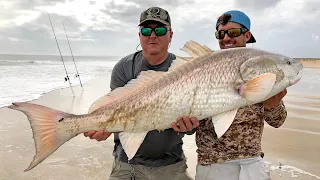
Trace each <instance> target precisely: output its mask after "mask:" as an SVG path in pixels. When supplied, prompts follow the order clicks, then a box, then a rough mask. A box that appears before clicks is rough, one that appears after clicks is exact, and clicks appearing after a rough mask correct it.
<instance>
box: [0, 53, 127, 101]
mask: <svg viewBox="0 0 320 180" xmlns="http://www.w3.org/2000/svg"><path fill="white" fill-rule="evenodd" d="M120 58H121V57H88V56H87V57H86V56H82V57H75V64H76V67H75V64H74V62H73V60H72V57H63V59H64V62H65V67H64V65H63V61H62V60H61V57H60V56H45V55H39V56H34V55H0V107H4V106H7V105H10V104H11V103H12V102H20V101H29V100H33V99H37V98H39V97H40V96H41V95H42V94H44V93H46V92H49V91H52V90H54V89H60V88H65V87H70V84H69V81H65V78H66V77H67V74H66V71H67V73H68V77H69V79H70V82H71V85H72V86H76V85H80V80H81V83H82V84H83V83H85V82H87V81H88V80H91V79H93V78H95V77H98V76H104V75H107V76H108V75H110V73H111V71H112V68H113V66H114V65H115V63H116V62H117V61H118V60H120ZM65 68H66V70H65ZM77 70H78V73H79V77H80V80H79V78H78V77H76V75H77Z"/></svg>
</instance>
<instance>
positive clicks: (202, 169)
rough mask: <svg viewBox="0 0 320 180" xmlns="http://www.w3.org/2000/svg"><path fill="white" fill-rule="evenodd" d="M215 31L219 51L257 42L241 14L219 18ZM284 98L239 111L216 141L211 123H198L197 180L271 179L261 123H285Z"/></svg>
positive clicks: (245, 17) (235, 12) (245, 16)
mask: <svg viewBox="0 0 320 180" xmlns="http://www.w3.org/2000/svg"><path fill="white" fill-rule="evenodd" d="M216 30H217V31H216V32H215V36H216V38H217V39H218V42H219V46H220V49H222V50H223V49H228V48H236V47H246V44H248V43H255V42H256V39H255V38H254V36H253V35H252V34H251V32H250V18H249V17H248V16H247V15H246V14H245V13H243V12H242V11H238V10H232V11H227V12H225V13H224V14H222V15H221V16H220V17H219V18H218V20H217V22H216ZM285 95H286V90H284V91H283V92H280V93H279V94H277V95H275V96H274V97H271V98H270V99H268V100H266V101H265V102H262V103H258V104H254V105H251V106H247V107H244V108H241V109H239V110H238V112H237V115H236V117H235V119H234V122H233V123H232V124H231V126H230V128H229V129H228V131H227V132H226V133H225V134H224V135H223V136H221V137H220V138H219V139H218V138H217V135H216V133H215V131H214V126H213V124H212V121H211V119H208V120H204V121H200V125H199V126H198V129H197V132H196V143H197V146H198V149H197V153H198V165H197V172H196V180H209V179H210V180H218V179H219V180H267V179H270V174H269V169H268V166H267V165H266V164H265V163H264V161H263V159H262V157H263V156H262V154H263V153H262V150H261V137H262V132H263V127H264V121H266V122H267V123H268V124H269V125H271V126H272V127H275V128H278V127H280V126H281V125H282V124H283V123H284V121H285V119H286V117H287V111H286V109H285V106H284V104H283V101H282V98H283V97H284V96H285Z"/></svg>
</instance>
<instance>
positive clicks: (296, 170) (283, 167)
mask: <svg viewBox="0 0 320 180" xmlns="http://www.w3.org/2000/svg"><path fill="white" fill-rule="evenodd" d="M270 170H271V171H274V172H277V174H279V175H281V172H288V173H290V174H291V177H292V178H298V177H300V176H302V175H307V176H310V177H314V178H316V179H320V177H319V176H317V175H315V174H311V173H309V172H307V171H304V170H302V169H299V168H296V167H293V166H289V165H281V164H280V165H279V166H275V165H272V166H271V167H270Z"/></svg>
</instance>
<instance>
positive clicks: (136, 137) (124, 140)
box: [119, 132, 148, 160]
mask: <svg viewBox="0 0 320 180" xmlns="http://www.w3.org/2000/svg"><path fill="white" fill-rule="evenodd" d="M147 134H148V132H142V133H126V132H122V133H119V139H120V142H121V145H122V147H123V150H124V151H125V153H126V154H127V156H128V160H131V159H132V158H133V157H134V155H135V154H136V153H137V151H138V149H139V148H140V146H141V144H142V142H143V141H144V138H145V137H146V135H147Z"/></svg>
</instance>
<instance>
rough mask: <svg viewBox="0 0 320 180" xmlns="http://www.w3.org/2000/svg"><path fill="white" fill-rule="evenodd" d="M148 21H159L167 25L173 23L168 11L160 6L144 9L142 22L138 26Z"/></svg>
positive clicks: (141, 17) (141, 16)
mask: <svg viewBox="0 0 320 180" xmlns="http://www.w3.org/2000/svg"><path fill="white" fill-rule="evenodd" d="M147 21H157V22H160V23H162V24H165V25H171V20H170V15H169V13H168V11H166V10H164V9H162V8H159V7H150V8H149V9H147V10H145V11H143V12H142V13H141V15H140V24H139V25H138V26H141V25H142V24H143V23H145V22H147Z"/></svg>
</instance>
